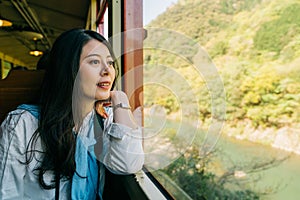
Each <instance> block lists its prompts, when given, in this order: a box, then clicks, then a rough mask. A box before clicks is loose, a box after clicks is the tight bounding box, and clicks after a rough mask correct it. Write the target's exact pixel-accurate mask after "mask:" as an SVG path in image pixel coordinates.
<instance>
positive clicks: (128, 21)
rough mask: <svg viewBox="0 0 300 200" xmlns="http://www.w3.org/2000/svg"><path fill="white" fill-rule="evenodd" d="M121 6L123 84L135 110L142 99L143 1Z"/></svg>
mask: <svg viewBox="0 0 300 200" xmlns="http://www.w3.org/2000/svg"><path fill="white" fill-rule="evenodd" d="M123 6H124V13H123V18H124V20H123V22H124V25H123V27H124V30H123V31H124V52H125V53H124V55H123V61H124V63H123V66H124V68H123V70H124V71H123V73H124V74H125V76H124V82H123V83H124V90H125V92H126V93H127V94H128V95H129V99H130V104H131V106H132V107H133V108H136V107H138V106H140V105H141V104H142V102H140V101H142V99H143V98H142V97H143V95H142V91H143V87H142V85H143V67H142V66H143V40H144V30H143V0H125V1H124V5H123ZM127 72H130V73H127Z"/></svg>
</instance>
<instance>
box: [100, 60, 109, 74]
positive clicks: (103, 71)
mask: <svg viewBox="0 0 300 200" xmlns="http://www.w3.org/2000/svg"><path fill="white" fill-rule="evenodd" d="M109 73H110V72H109V66H108V64H106V63H104V64H103V67H102V68H101V71H100V74H101V76H107V75H109Z"/></svg>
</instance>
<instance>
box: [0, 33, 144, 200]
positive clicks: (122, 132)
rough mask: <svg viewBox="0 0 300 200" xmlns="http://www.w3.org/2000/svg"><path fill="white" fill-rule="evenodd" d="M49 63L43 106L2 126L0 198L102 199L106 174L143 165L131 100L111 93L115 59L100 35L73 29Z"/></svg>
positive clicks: (24, 109) (23, 110) (23, 109)
mask: <svg viewBox="0 0 300 200" xmlns="http://www.w3.org/2000/svg"><path fill="white" fill-rule="evenodd" d="M47 62H48V63H47V71H46V75H45V79H44V83H43V86H42V92H41V98H40V104H39V105H37V106H33V105H21V106H19V107H18V109H16V110H15V111H12V112H10V113H9V115H8V116H7V118H6V120H5V121H4V122H3V123H2V125H1V129H0V155H1V159H0V199H54V198H56V199H102V194H103V188H104V175H105V170H107V169H108V170H109V171H110V172H112V173H115V174H129V173H135V172H137V171H139V170H140V169H141V168H142V165H143V162H144V157H143V149H142V141H141V129H140V128H139V127H138V126H137V124H136V123H135V121H134V120H133V117H132V113H131V110H130V109H129V106H128V105H129V102H128V98H127V96H126V95H125V93H123V92H121V91H114V90H112V89H113V88H114V83H115V78H116V73H117V72H116V68H115V58H114V54H113V52H112V50H111V48H110V46H109V44H108V42H107V41H106V40H105V39H104V38H103V37H102V36H101V35H99V34H98V33H96V32H94V31H90V30H83V29H72V30H69V31H67V32H65V33H63V34H62V35H60V36H59V37H58V38H57V40H56V41H55V43H54V44H53V47H52V49H51V51H50V53H49V55H48V57H47ZM107 105H108V106H109V107H104V106H107ZM95 110H96V111H95ZM96 113H98V114H99V115H100V116H99V115H97V114H96Z"/></svg>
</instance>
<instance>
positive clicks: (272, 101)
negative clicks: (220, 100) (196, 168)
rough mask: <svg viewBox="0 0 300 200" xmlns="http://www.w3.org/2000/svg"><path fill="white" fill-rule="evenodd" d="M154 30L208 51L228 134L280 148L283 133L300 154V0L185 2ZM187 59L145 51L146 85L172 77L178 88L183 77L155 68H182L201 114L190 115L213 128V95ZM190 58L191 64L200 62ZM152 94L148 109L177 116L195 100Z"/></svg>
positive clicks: (162, 91)
mask: <svg viewBox="0 0 300 200" xmlns="http://www.w3.org/2000/svg"><path fill="white" fill-rule="evenodd" d="M151 27H152V28H153V27H156V28H164V29H169V30H173V31H176V32H177V33H179V34H182V35H184V36H186V37H189V38H191V40H192V41H193V42H197V43H198V44H200V45H201V46H202V47H203V48H204V49H205V50H206V51H207V53H208V55H209V56H210V58H211V60H212V62H213V63H214V64H215V66H216V68H217V69H218V72H219V74H220V76H221V78H222V81H223V83H224V89H225V91H226V126H225V127H224V129H223V130H224V132H225V133H227V134H229V133H230V134H231V135H234V136H235V137H239V138H247V139H250V140H255V141H260V142H263V143H268V144H271V145H274V146H276V143H277V142H276V141H277V140H278V139H280V138H281V140H282V133H283V134H285V136H287V137H285V140H286V145H292V144H291V142H293V145H294V146H293V147H292V148H293V151H295V152H298V153H300V147H299V145H298V144H299V143H300V136H298V135H297V134H299V132H300V131H299V130H300V2H299V0H285V1H282V0H210V1H207V0H179V2H178V3H177V4H175V5H173V6H172V7H170V8H169V9H168V10H167V11H166V12H165V13H163V14H162V15H160V16H158V17H157V19H155V20H154V21H152V22H151V23H150V24H149V25H148V27H146V29H147V28H149V29H150V28H151ZM151 38H152V40H151V41H153V38H155V41H156V42H157V43H164V42H165V40H166V39H167V36H162V35H159V33H157V34H156V35H155V33H152V32H151V35H148V38H147V39H146V40H145V44H147V42H148V41H149V40H150V39H151ZM172 43H173V44H174V43H176V39H174V40H173V41H172ZM182 51H184V48H182ZM180 55H181V54H177V55H174V54H170V53H166V52H165V51H163V50H157V49H151V50H146V51H144V56H145V59H144V60H145V66H146V67H145V72H144V73H145V80H146V81H147V80H151V79H154V80H159V79H164V80H165V82H166V83H167V84H168V85H172V84H173V83H174V82H176V81H178V80H176V79H174V78H176V77H174V76H172V75H170V74H168V73H166V69H165V70H160V71H158V70H157V69H156V68H155V67H153V66H155V65H161V66H167V68H174V70H175V71H176V72H177V73H180V74H181V75H182V77H183V78H184V79H185V81H186V82H187V83H188V85H190V86H191V87H192V91H193V93H194V94H195V97H197V98H195V99H197V105H198V108H199V113H198V111H197V113H194V110H191V111H190V112H189V113H188V117H189V118H193V117H195V116H197V117H198V115H199V118H200V119H201V121H202V123H203V126H205V125H207V124H209V123H210V118H211V109H212V108H211V98H212V97H211V96H210V91H209V90H208V89H207V87H205V84H206V83H205V79H203V77H201V76H199V73H196V72H195V71H193V70H194V69H193V68H192V67H190V68H189V66H188V65H189V64H188V62H186V60H184V59H182V58H181V56H180ZM182 55H185V57H188V58H187V60H189V59H190V58H191V59H193V57H195V56H196V55H195V54H193V52H188V53H186V52H182ZM186 55H187V56H186ZM179 57H180V58H179ZM144 93H145V94H144V96H145V104H146V105H153V104H160V105H163V106H164V107H165V108H166V110H167V112H168V114H169V115H171V116H175V117H176V116H177V115H176V113H177V112H178V110H179V108H180V104H182V103H186V104H188V103H189V102H184V101H185V99H184V98H182V99H183V100H182V101H183V102H181V103H178V96H180V97H184V96H186V95H187V91H186V89H184V88H178V90H176V94H175V95H174V94H173V95H172V92H171V91H167V89H166V88H163V87H149V88H147V87H145V92H144ZM186 101H190V99H188V98H186ZM283 130H284V131H283ZM279 132H280V133H281V135H280V138H278V137H279V136H278V134H279ZM279 147H280V148H285V147H282V146H279Z"/></svg>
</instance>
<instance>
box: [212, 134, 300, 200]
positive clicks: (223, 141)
mask: <svg viewBox="0 0 300 200" xmlns="http://www.w3.org/2000/svg"><path fill="white" fill-rule="evenodd" d="M216 147H218V148H219V149H220V150H221V152H222V153H221V154H220V155H222V157H223V159H222V162H223V163H222V164H223V165H225V166H229V165H231V163H244V164H245V163H253V162H259V161H267V160H270V159H272V158H277V159H281V158H284V157H288V158H287V159H286V160H284V161H282V162H280V163H279V164H278V165H277V166H274V167H272V168H270V169H267V170H263V171H261V172H258V173H256V174H254V175H249V176H250V177H252V178H253V176H256V177H258V176H260V178H259V181H257V182H256V183H255V184H253V185H252V188H253V189H256V190H264V189H268V188H270V189H276V192H275V193H272V194H269V195H266V196H262V197H261V199H263V200H297V199H299V194H300V156H299V155H296V154H290V153H287V152H285V151H282V150H278V149H274V148H272V147H268V146H264V145H261V144H255V143H252V142H248V141H243V140H237V139H234V138H228V137H225V136H222V137H221V138H220V140H219V141H218V143H217V146H216ZM246 177H247V174H246ZM277 187H278V188H277Z"/></svg>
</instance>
